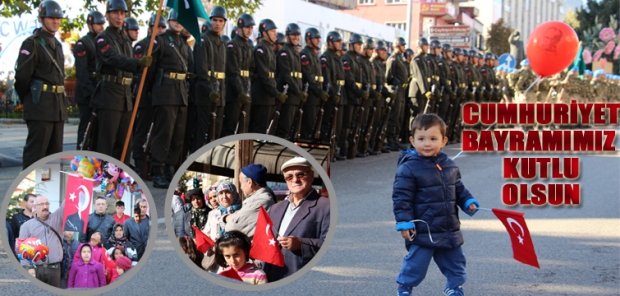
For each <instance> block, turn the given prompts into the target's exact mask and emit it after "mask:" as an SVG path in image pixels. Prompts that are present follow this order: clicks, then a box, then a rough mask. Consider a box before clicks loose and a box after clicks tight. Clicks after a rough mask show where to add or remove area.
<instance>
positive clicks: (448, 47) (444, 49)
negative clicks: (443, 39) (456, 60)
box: [441, 43, 452, 52]
mask: <svg viewBox="0 0 620 296" xmlns="http://www.w3.org/2000/svg"><path fill="white" fill-rule="evenodd" d="M441 51H442V52H450V51H452V45H450V44H448V43H444V44H442V45H441Z"/></svg>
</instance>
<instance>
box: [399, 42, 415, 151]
mask: <svg viewBox="0 0 620 296" xmlns="http://www.w3.org/2000/svg"><path fill="white" fill-rule="evenodd" d="M414 54H415V53H414V52H413V50H412V49H411V48H407V49H405V52H404V53H403V58H404V59H403V64H404V65H405V69H407V77H408V79H407V83H409V86H407V89H405V103H404V105H403V116H402V119H403V121H402V122H401V126H400V134H399V135H398V136H397V138H400V139H402V141H405V142H407V141H408V140H405V139H409V136H410V133H409V125H410V124H409V121H410V119H411V117H412V116H416V115H417V114H418V107H417V106H416V105H417V101H416V102H415V104H414V102H413V101H412V100H409V99H407V94H408V93H409V88H410V87H411V83H410V81H411V79H412V77H411V66H410V63H411V61H412V60H413V57H414Z"/></svg>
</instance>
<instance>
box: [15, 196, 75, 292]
mask: <svg viewBox="0 0 620 296" xmlns="http://www.w3.org/2000/svg"><path fill="white" fill-rule="evenodd" d="M64 208H65V202H64V201H63V202H62V204H61V205H60V207H59V208H58V210H56V211H55V212H54V213H51V214H50V203H49V200H48V199H47V197H45V196H41V195H40V196H37V198H36V199H35V203H34V212H35V214H36V216H37V217H36V218H35V219H30V220H28V221H27V222H26V223H24V224H23V225H22V227H21V228H20V230H19V238H22V239H24V238H29V237H36V238H38V239H39V240H41V243H43V244H45V245H46V246H47V247H48V248H49V250H50V252H49V254H48V256H47V258H46V259H45V260H43V261H42V262H35V264H36V266H37V267H36V269H35V268H34V266H32V264H31V263H30V262H28V260H21V265H22V266H23V267H24V268H26V269H28V273H30V275H32V276H34V277H36V278H37V279H39V280H40V281H42V282H44V283H46V284H48V285H51V286H54V287H57V288H59V287H60V276H61V274H60V273H61V269H60V267H61V266H60V264H61V263H62V259H63V248H62V238H61V237H60V233H62V220H63V216H64Z"/></svg>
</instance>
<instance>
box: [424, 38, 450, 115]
mask: <svg viewBox="0 0 620 296" xmlns="http://www.w3.org/2000/svg"><path fill="white" fill-rule="evenodd" d="M440 50H441V43H440V42H439V40H433V41H431V43H430V51H429V53H428V54H427V55H426V62H427V63H428V72H426V75H427V76H426V77H430V78H431V83H430V86H431V88H430V90H431V92H433V91H432V90H433V85H434V86H435V91H434V92H433V98H432V99H431V101H432V104H429V106H428V111H426V112H432V113H437V109H438V106H439V104H441V101H442V95H443V93H442V89H441V86H442V83H441V80H440V73H439V66H438V65H437V56H438V54H439V51H440ZM445 91H446V89H445V87H444V89H443V92H445ZM423 108H427V107H426V106H424V107H423Z"/></svg>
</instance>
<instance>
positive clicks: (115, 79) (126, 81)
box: [100, 75, 133, 85]
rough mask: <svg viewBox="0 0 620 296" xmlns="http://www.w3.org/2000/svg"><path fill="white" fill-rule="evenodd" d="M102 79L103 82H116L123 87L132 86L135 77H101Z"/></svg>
mask: <svg viewBox="0 0 620 296" xmlns="http://www.w3.org/2000/svg"><path fill="white" fill-rule="evenodd" d="M100 77H101V80H103V81H111V82H116V83H118V84H122V85H130V84H131V81H132V80H133V77H117V76H114V75H101V76H100ZM119 78H120V79H119Z"/></svg>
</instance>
